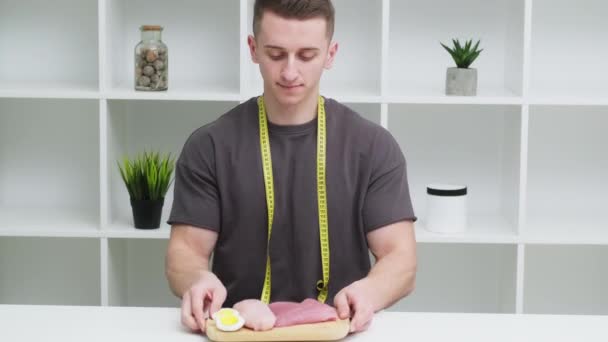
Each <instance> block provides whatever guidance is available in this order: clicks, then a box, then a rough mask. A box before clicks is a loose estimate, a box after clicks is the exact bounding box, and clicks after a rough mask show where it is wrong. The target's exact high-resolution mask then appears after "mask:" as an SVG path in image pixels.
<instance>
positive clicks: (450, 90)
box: [445, 67, 477, 96]
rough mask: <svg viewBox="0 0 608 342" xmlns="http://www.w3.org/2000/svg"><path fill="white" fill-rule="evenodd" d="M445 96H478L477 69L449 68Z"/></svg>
mask: <svg viewBox="0 0 608 342" xmlns="http://www.w3.org/2000/svg"><path fill="white" fill-rule="evenodd" d="M445 94H446V95H459V96H475V95H477V69H474V68H468V69H464V68H457V67H452V68H448V69H447V71H446V79H445Z"/></svg>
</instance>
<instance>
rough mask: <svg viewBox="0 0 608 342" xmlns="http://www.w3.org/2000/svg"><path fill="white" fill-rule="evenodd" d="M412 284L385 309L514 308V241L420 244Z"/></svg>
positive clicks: (500, 310) (477, 310)
mask: <svg viewBox="0 0 608 342" xmlns="http://www.w3.org/2000/svg"><path fill="white" fill-rule="evenodd" d="M417 256H418V271H417V274H416V289H415V290H414V292H412V294H410V295H409V296H407V297H405V298H403V299H401V300H400V301H399V302H397V303H396V304H395V305H393V306H392V307H390V308H389V309H388V310H389V311H423V312H470V313H515V284H516V282H515V274H516V272H515V270H516V264H517V246H515V245H478V244H470V245H468V244H462V245H453V244H450V245H446V244H433V243H429V244H426V243H424V244H418V247H417Z"/></svg>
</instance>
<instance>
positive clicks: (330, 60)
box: [324, 42, 338, 69]
mask: <svg viewBox="0 0 608 342" xmlns="http://www.w3.org/2000/svg"><path fill="white" fill-rule="evenodd" d="M336 53H338V43H337V42H331V43H330V44H329V49H328V50H327V57H326V60H325V64H324V67H325V69H331V67H332V66H333V65H334V59H335V58H336Z"/></svg>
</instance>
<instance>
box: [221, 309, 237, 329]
mask: <svg viewBox="0 0 608 342" xmlns="http://www.w3.org/2000/svg"><path fill="white" fill-rule="evenodd" d="M238 321H239V319H238V318H237V317H236V316H235V315H234V314H233V313H232V312H226V313H224V314H223V315H221V316H220V322H222V324H223V325H226V326H228V325H233V324H236V323H237V322H238Z"/></svg>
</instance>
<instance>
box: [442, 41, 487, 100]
mask: <svg viewBox="0 0 608 342" xmlns="http://www.w3.org/2000/svg"><path fill="white" fill-rule="evenodd" d="M452 42H453V43H454V47H453V48H452V49H450V48H449V47H447V46H445V45H444V44H443V43H440V44H441V45H442V46H443V47H444V48H445V49H446V50H447V51H448V52H449V53H450V55H451V56H452V58H453V59H454V62H456V67H451V68H448V69H447V73H446V81H445V93H446V95H465V96H475V95H477V69H474V68H469V66H470V65H471V64H472V63H473V61H475V59H476V58H477V56H479V54H480V53H481V51H483V49H481V50H477V47H478V46H479V42H480V41H479V40H478V41H477V44H475V46H474V47H472V48H471V45H472V40H469V41H467V42H466V43H465V46H464V47H462V46H461V45H460V42H459V41H458V39H452Z"/></svg>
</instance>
